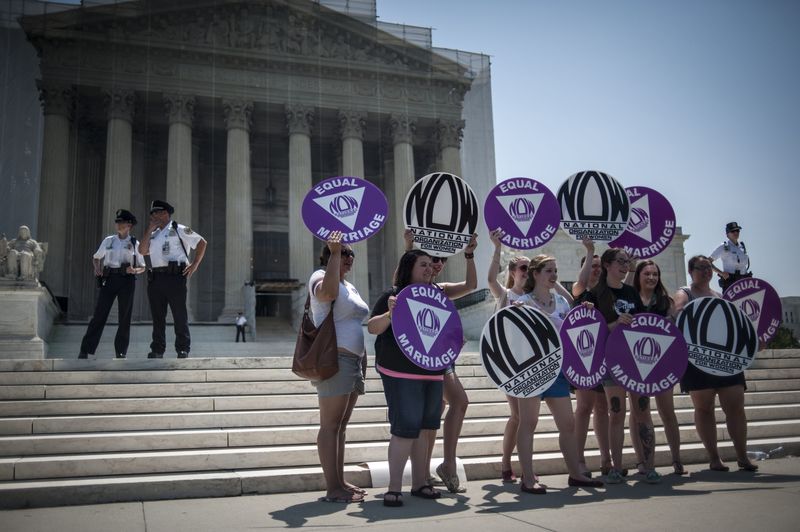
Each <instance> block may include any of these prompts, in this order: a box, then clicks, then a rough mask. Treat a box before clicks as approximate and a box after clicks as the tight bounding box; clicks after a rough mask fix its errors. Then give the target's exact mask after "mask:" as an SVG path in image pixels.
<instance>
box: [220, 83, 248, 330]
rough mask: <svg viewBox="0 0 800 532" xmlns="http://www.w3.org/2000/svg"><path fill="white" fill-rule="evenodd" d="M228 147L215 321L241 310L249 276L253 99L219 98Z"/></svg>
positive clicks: (229, 319)
mask: <svg viewBox="0 0 800 532" xmlns="http://www.w3.org/2000/svg"><path fill="white" fill-rule="evenodd" d="M222 109H223V111H224V113H225V126H226V128H227V130H228V151H227V154H226V165H225V166H226V176H225V180H226V181H225V183H226V185H225V306H224V307H223V309H222V314H220V316H219V321H231V320H232V319H233V318H234V317H235V316H236V314H237V313H239V312H242V311H243V310H244V292H243V290H242V289H243V288H244V285H245V283H247V282H250V281H251V280H252V279H251V278H250V277H251V273H250V264H251V262H252V258H253V191H252V188H253V186H252V182H251V178H250V126H251V123H252V114H253V102H251V101H248V100H242V99H224V100H222Z"/></svg>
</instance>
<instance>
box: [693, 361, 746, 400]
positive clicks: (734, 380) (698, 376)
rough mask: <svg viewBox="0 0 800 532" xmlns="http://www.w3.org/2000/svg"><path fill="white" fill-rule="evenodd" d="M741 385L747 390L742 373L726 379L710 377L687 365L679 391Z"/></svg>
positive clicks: (708, 374)
mask: <svg viewBox="0 0 800 532" xmlns="http://www.w3.org/2000/svg"><path fill="white" fill-rule="evenodd" d="M737 385H742V386H744V389H745V390H747V382H746V381H745V380H744V372H742V373H738V374H736V375H730V376H726V377H719V376H717V375H711V374H710V373H706V372H705V371H703V370H700V369H697V367H696V366H695V365H694V364H692V363H689V364H688V365H687V366H686V373H684V374H683V377H681V391H682V392H683V393H688V392H695V391H697V390H715V389H717V388H727V387H728V386H737Z"/></svg>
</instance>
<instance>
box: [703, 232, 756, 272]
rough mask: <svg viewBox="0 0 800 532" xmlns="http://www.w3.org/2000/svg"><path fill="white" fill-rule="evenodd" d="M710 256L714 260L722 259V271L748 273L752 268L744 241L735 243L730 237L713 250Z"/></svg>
mask: <svg viewBox="0 0 800 532" xmlns="http://www.w3.org/2000/svg"><path fill="white" fill-rule="evenodd" d="M709 258H710V259H711V260H712V261H714V260H717V259H720V258H721V259H722V271H724V272H726V273H734V272H736V271H738V272H739V273H746V272H747V270H748V269H749V268H750V259H749V258H748V256H747V251H746V249H745V247H744V243H742V242H739V243H738V244H734V243H733V242H731V241H730V239H728V240H726V241H725V242H723V243H722V244H720V245H719V247H717V249H715V250H714V251H712V252H711V255H709Z"/></svg>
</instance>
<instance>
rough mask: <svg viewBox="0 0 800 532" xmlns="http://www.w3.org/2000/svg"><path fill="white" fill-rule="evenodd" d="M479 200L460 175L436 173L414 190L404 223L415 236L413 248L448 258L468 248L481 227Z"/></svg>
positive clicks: (405, 208) (405, 212)
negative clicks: (474, 234)
mask: <svg viewBox="0 0 800 532" xmlns="http://www.w3.org/2000/svg"><path fill="white" fill-rule="evenodd" d="M478 211H479V206H478V199H477V198H476V197H475V193H474V192H473V191H472V188H470V186H469V185H468V184H467V182H466V181H464V180H463V179H461V178H460V177H458V176H457V175H453V174H448V173H445V172H436V173H433V174H428V175H426V176H425V177H423V178H420V179H419V180H417V181H416V182H415V183H414V186H412V187H411V190H409V191H408V195H407V196H406V201H405V203H404V205H403V220H404V221H405V224H406V227H407V228H408V229H411V232H412V233H413V235H414V247H416V248H419V249H421V250H423V251H425V252H426V253H428V254H429V255H431V256H434V257H449V256H451V255H455V254H456V253H460V252H461V251H463V250H464V248H465V247H467V244H469V241H470V239H471V238H472V234H473V233H474V232H475V228H476V227H477V226H478V214H479V212H478Z"/></svg>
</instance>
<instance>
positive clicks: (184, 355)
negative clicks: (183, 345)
mask: <svg viewBox="0 0 800 532" xmlns="http://www.w3.org/2000/svg"><path fill="white" fill-rule="evenodd" d="M178 358H189V351H178Z"/></svg>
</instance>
